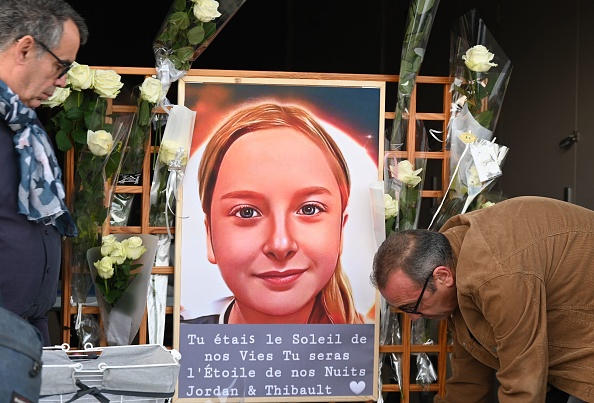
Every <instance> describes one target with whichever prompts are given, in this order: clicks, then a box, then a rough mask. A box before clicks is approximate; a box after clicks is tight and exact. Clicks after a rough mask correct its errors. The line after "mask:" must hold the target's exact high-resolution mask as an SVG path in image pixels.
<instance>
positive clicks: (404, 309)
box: [398, 271, 433, 315]
mask: <svg viewBox="0 0 594 403" xmlns="http://www.w3.org/2000/svg"><path fill="white" fill-rule="evenodd" d="M432 278H433V271H432V272H431V274H429V276H427V279H426V280H425V284H423V289H422V290H421V295H419V298H418V299H417V303H416V304H415V306H414V307H413V308H411V307H409V306H401V307H398V309H400V310H401V311H402V312H406V313H412V314H413V315H422V313H421V312H419V311H417V309H419V305H421V300H422V299H423V294H425V290H426V289H427V285H428V284H429V280H431V279H432Z"/></svg>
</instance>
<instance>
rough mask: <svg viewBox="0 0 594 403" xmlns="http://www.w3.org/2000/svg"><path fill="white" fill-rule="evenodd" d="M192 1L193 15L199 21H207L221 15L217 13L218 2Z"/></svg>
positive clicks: (207, 0)
mask: <svg viewBox="0 0 594 403" xmlns="http://www.w3.org/2000/svg"><path fill="white" fill-rule="evenodd" d="M192 1H194V3H196V4H194V9H193V11H194V16H196V18H198V20H199V21H202V22H209V21H212V20H214V19H215V18H217V17H220V16H221V13H219V10H218V9H219V2H218V1H214V0H192Z"/></svg>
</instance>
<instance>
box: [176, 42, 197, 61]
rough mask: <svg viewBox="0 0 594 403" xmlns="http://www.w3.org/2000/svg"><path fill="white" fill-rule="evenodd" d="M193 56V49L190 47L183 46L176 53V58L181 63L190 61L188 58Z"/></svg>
mask: <svg viewBox="0 0 594 403" xmlns="http://www.w3.org/2000/svg"><path fill="white" fill-rule="evenodd" d="M193 55H194V48H193V47H191V46H185V47H183V48H179V49H178V50H177V52H176V56H177V57H178V59H179V60H180V61H182V62H186V61H188V60H190V58H191V57H192V56H193Z"/></svg>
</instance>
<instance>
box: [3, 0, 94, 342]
mask: <svg viewBox="0 0 594 403" xmlns="http://www.w3.org/2000/svg"><path fill="white" fill-rule="evenodd" d="M87 36H88V29H87V26H86V24H85V22H84V20H83V18H82V17H81V16H80V15H79V14H78V13H77V12H76V11H75V10H74V9H73V8H72V7H71V6H70V5H69V4H68V3H66V2H65V1H63V0H0V161H2V169H0V200H1V201H2V202H1V203H0V261H1V262H2V263H1V266H2V268H1V269H0V295H1V296H2V298H3V300H4V306H5V308H6V309H8V310H10V311H12V312H14V313H16V314H17V315H19V316H21V317H22V318H24V319H26V320H27V321H29V323H31V324H32V325H33V326H35V327H36V328H37V329H38V330H39V331H40V333H41V335H42V337H43V340H44V344H45V345H50V338H49V331H48V323H47V321H48V320H47V316H46V313H47V312H48V311H49V310H50V309H51V308H52V306H53V305H54V303H55V301H56V296H57V287H58V279H59V273H60V262H61V239H62V237H64V236H69V237H72V236H76V235H77V229H76V225H75V224H74V222H73V220H72V218H71V216H70V213H69V211H68V209H67V207H66V205H65V204H64V196H65V195H64V185H63V183H62V180H61V177H62V172H61V170H60V167H59V165H58V161H57V159H56V156H55V154H54V150H53V147H52V143H51V141H50V139H49V138H48V136H47V134H46V132H45V130H44V129H43V127H42V126H41V123H40V122H39V119H38V118H37V115H36V113H35V110H34V109H35V108H37V107H38V106H39V105H40V104H41V102H42V101H43V100H46V99H48V98H49V97H50V96H51V95H52V93H53V92H54V90H55V89H56V87H64V86H65V85H66V73H67V72H68V70H69V69H70V67H71V65H72V63H73V62H74V59H75V57H76V54H77V52H78V50H79V47H80V45H81V44H84V43H85V42H86V41H87Z"/></svg>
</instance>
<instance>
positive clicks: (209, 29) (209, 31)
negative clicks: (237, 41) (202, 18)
mask: <svg viewBox="0 0 594 403" xmlns="http://www.w3.org/2000/svg"><path fill="white" fill-rule="evenodd" d="M203 27H204V37H205V38H210V37H211V36H212V35H214V33H215V32H216V31H217V24H216V23H214V22H212V21H211V22H205V23H204V24H203Z"/></svg>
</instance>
